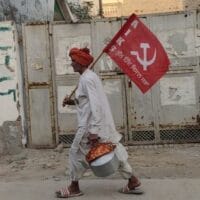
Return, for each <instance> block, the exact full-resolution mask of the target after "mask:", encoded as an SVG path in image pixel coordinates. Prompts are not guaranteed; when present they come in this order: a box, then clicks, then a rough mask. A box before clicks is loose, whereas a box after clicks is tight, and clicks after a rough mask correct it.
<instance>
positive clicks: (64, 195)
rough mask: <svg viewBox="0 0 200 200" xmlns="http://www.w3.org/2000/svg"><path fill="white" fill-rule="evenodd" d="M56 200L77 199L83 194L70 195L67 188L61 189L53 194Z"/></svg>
mask: <svg viewBox="0 0 200 200" xmlns="http://www.w3.org/2000/svg"><path fill="white" fill-rule="evenodd" d="M55 195H56V197H57V198H70V197H78V196H82V195H83V193H82V192H81V191H80V192H78V193H70V191H69V189H68V188H62V189H60V190H58V191H56V192H55Z"/></svg>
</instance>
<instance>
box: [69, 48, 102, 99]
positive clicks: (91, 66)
mask: <svg viewBox="0 0 200 200" xmlns="http://www.w3.org/2000/svg"><path fill="white" fill-rule="evenodd" d="M103 53H104V51H102V52H101V53H100V54H99V56H98V57H97V58H96V59H95V61H94V62H93V63H92V64H91V65H90V66H89V67H88V69H92V68H93V67H94V65H95V64H96V63H97V62H98V60H99V59H100V58H101V56H102V55H103ZM77 88H78V86H76V87H75V88H74V90H73V91H72V92H71V94H70V95H69V97H68V98H69V99H71V97H72V96H73V94H74V93H75V92H76V90H77Z"/></svg>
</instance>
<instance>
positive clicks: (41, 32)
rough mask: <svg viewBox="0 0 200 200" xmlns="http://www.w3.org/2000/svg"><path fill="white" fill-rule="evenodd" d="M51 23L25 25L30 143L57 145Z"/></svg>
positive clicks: (40, 145)
mask: <svg viewBox="0 0 200 200" xmlns="http://www.w3.org/2000/svg"><path fill="white" fill-rule="evenodd" d="M48 30H49V29H48V25H24V26H23V38H24V43H23V44H24V49H25V51H24V58H25V60H24V65H25V80H26V97H27V113H28V114H27V115H28V125H29V139H30V140H29V145H31V146H34V147H51V146H53V145H55V142H56V141H55V122H54V106H53V105H54V101H53V99H54V97H53V87H52V78H51V67H50V45H49V31H48Z"/></svg>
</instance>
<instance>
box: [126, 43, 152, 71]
mask: <svg viewBox="0 0 200 200" xmlns="http://www.w3.org/2000/svg"><path fill="white" fill-rule="evenodd" d="M140 48H142V49H143V55H144V57H143V59H141V58H140V56H139V53H138V52H137V51H131V52H130V53H131V55H133V56H136V58H137V60H138V62H139V63H140V64H141V65H142V66H143V70H144V71H146V70H147V68H148V66H149V65H151V64H153V63H154V61H155V59H156V49H155V51H154V55H153V58H152V59H151V60H147V49H148V48H150V45H149V44H148V43H141V44H140Z"/></svg>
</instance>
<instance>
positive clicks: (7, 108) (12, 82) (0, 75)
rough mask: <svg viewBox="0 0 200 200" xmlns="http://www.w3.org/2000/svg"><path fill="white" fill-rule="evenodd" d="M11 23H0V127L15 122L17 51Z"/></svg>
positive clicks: (16, 114)
mask: <svg viewBox="0 0 200 200" xmlns="http://www.w3.org/2000/svg"><path fill="white" fill-rule="evenodd" d="M14 30H15V28H14V25H13V24H12V22H10V21H9V22H0V107H1V109H0V110H1V111H0V126H1V125H2V124H3V122H4V121H15V120H16V119H17V117H18V115H19V113H18V110H17V103H18V91H17V82H18V81H17V80H18V78H17V66H18V56H17V54H18V51H17V50H18V49H17V47H16V44H15V42H16V38H15V36H14Z"/></svg>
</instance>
